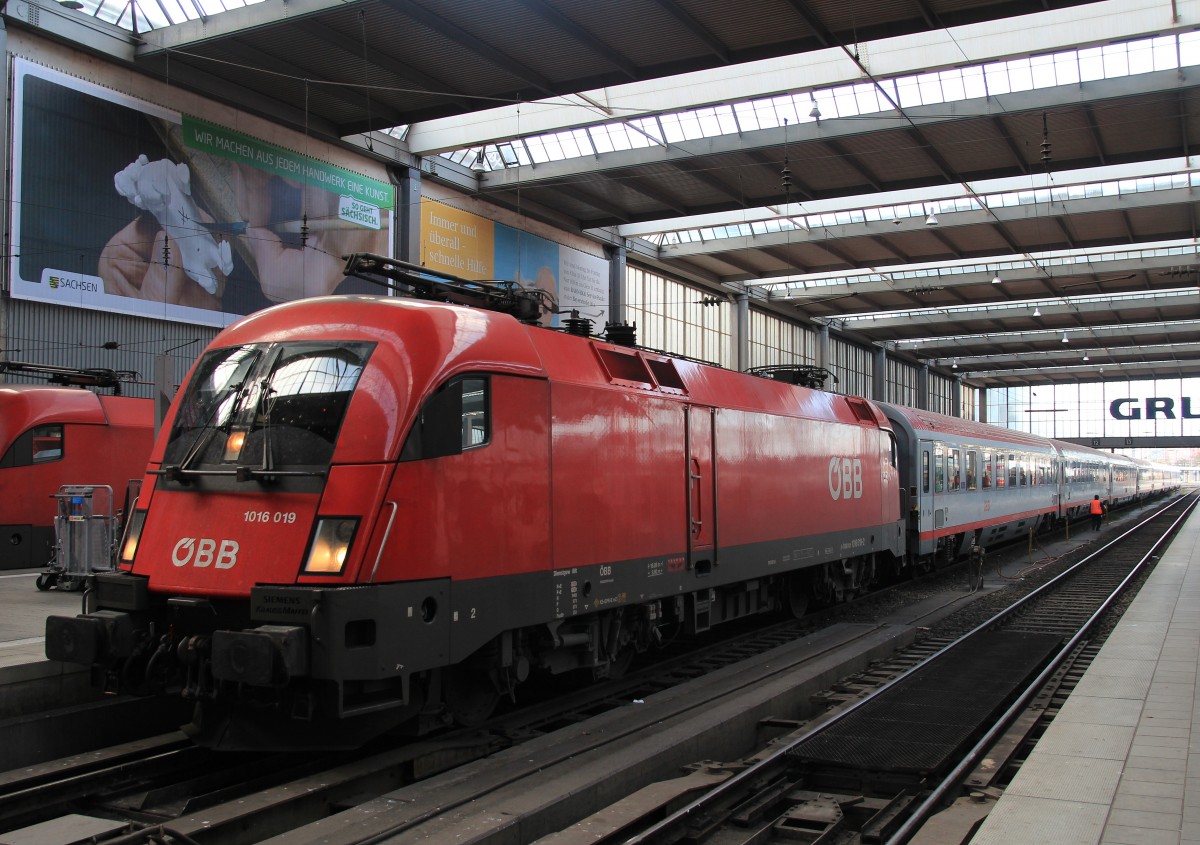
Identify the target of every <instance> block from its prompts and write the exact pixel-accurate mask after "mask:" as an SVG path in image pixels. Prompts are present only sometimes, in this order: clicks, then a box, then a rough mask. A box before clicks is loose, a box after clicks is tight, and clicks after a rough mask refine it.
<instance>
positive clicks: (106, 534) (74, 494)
mask: <svg viewBox="0 0 1200 845" xmlns="http://www.w3.org/2000/svg"><path fill="white" fill-rule="evenodd" d="M54 498H55V499H57V500H58V511H57V513H56V514H55V517H54V541H55V542H54V548H55V551H54V557H53V559H51V561H50V566H49V567H48V568H47V569H46V571H45V572H43V573H42V574H41V575H39V576H38V579H37V588H38V589H39V590H50V589H59V590H68V591H72V592H74V591H77V590H82V589H83V586H84V584H85V582H86V580H87V576H88V575H91V574H92V573H93V572H109V571H111V570H112V569H113V563H114V558H113V553H114V551H115V549H116V543H117V540H118V539H119V537H120V534H121V531H120V522H121V515H120V512H119V511H118V512H115V513H114V511H113V491H112V487H109V486H108V485H107V484H97V485H88V484H64V485H63V486H61V487H59V488H58V492H57V493H55V494H54Z"/></svg>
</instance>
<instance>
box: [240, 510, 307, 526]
mask: <svg viewBox="0 0 1200 845" xmlns="http://www.w3.org/2000/svg"><path fill="white" fill-rule="evenodd" d="M245 517H246V522H278V523H281V524H283V525H291V524H292V523H294V522H295V521H296V512H295V511H246V513H245Z"/></svg>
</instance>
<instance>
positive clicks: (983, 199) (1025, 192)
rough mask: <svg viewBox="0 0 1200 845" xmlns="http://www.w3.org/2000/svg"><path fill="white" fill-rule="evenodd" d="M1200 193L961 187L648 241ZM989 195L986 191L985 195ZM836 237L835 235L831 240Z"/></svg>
mask: <svg viewBox="0 0 1200 845" xmlns="http://www.w3.org/2000/svg"><path fill="white" fill-rule="evenodd" d="M1188 187H1193V188H1194V187H1200V172H1193V171H1190V170H1188V171H1177V172H1175V173H1160V174H1155V175H1148V176H1139V177H1134V178H1129V179H1112V180H1108V181H1099V182H1081V183H1077V184H1068V185H1061V186H1060V185H1051V186H1048V187H1044V188H1035V187H1029V188H1024V189H1019V190H1013V191H1002V192H991V193H982V192H976V191H969V190H968V189H967V188H966V186H963V187H962V190H963V195H962V196H957V197H942V198H939V199H930V200H921V201H919V202H908V203H895V204H889V205H877V206H871V207H866V208H847V209H839V210H837V211H829V212H822V213H813V214H806V213H803V212H802V211H800V212H798V213H796V214H788V215H784V216H780V217H775V218H768V219H764V220H750V221H744V222H737V223H729V224H726V225H723V226H701V227H696V228H690V229H679V230H675V231H663V232H658V233H655V234H650V235H647V236H645V239H646V240H648V241H650V242H651V243H654V244H658V245H659V246H663V245H669V244H687V243H709V242H714V241H720V240H722V239H725V238H744V237H753V236H755V235H766V234H770V233H774V232H786V231H796V232H810V231H814V230H819V229H833V228H836V227H838V226H844V225H850V224H854V223H878V222H883V221H901V220H906V219H912V218H923V217H927V216H928V215H930V214H936V215H948V214H952V213H954V212H959V211H982V210H984V209H988V208H991V209H996V208H1004V207H1006V206H1019V205H1036V204H1043V205H1044V204H1046V203H1052V202H1066V201H1068V200H1081V199H1091V198H1095V197H1120V196H1128V195H1130V194H1138V193H1145V192H1149V191H1169V190H1173V189H1176V188H1188ZM985 190H986V189H985ZM831 236H832V237H836V235H831Z"/></svg>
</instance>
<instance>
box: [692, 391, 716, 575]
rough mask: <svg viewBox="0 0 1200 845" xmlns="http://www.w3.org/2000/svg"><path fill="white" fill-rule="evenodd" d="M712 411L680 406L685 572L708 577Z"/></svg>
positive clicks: (712, 523) (712, 532)
mask: <svg viewBox="0 0 1200 845" xmlns="http://www.w3.org/2000/svg"><path fill="white" fill-rule="evenodd" d="M715 414H716V409H715V408H707V407H704V406H701V405H685V406H684V421H685V425H684V452H685V454H686V458H687V460H686V467H685V475H686V477H685V483H686V490H687V550H688V560H687V566H688V569H690V570H692V571H694V572H695V573H696V574H697V575H708V574H709V573H710V572H711V571H712V567H713V564H714V563H715V562H716V548H715V545H716V541H717V538H716V524H717V520H716V515H717V514H716V511H717V505H716V490H717V483H716V482H717V479H716V467H715V464H714V462H713V455H714V453H715V451H716V449H715V447H714V443H713V440H714V438H715V436H716V429H715V426H713V416H714V415H715Z"/></svg>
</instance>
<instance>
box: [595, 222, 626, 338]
mask: <svg viewBox="0 0 1200 845" xmlns="http://www.w3.org/2000/svg"><path fill="white" fill-rule="evenodd" d="M604 252H605V254H606V255H607V256H608V321H609V322H610V323H621V322H624V321H625V261H626V250H625V241H623V240H622V241H621V243H620V244H619V245H614V246H606V247H605V248H604ZM603 329H604V326H596V331H597V332H600V331H603Z"/></svg>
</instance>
